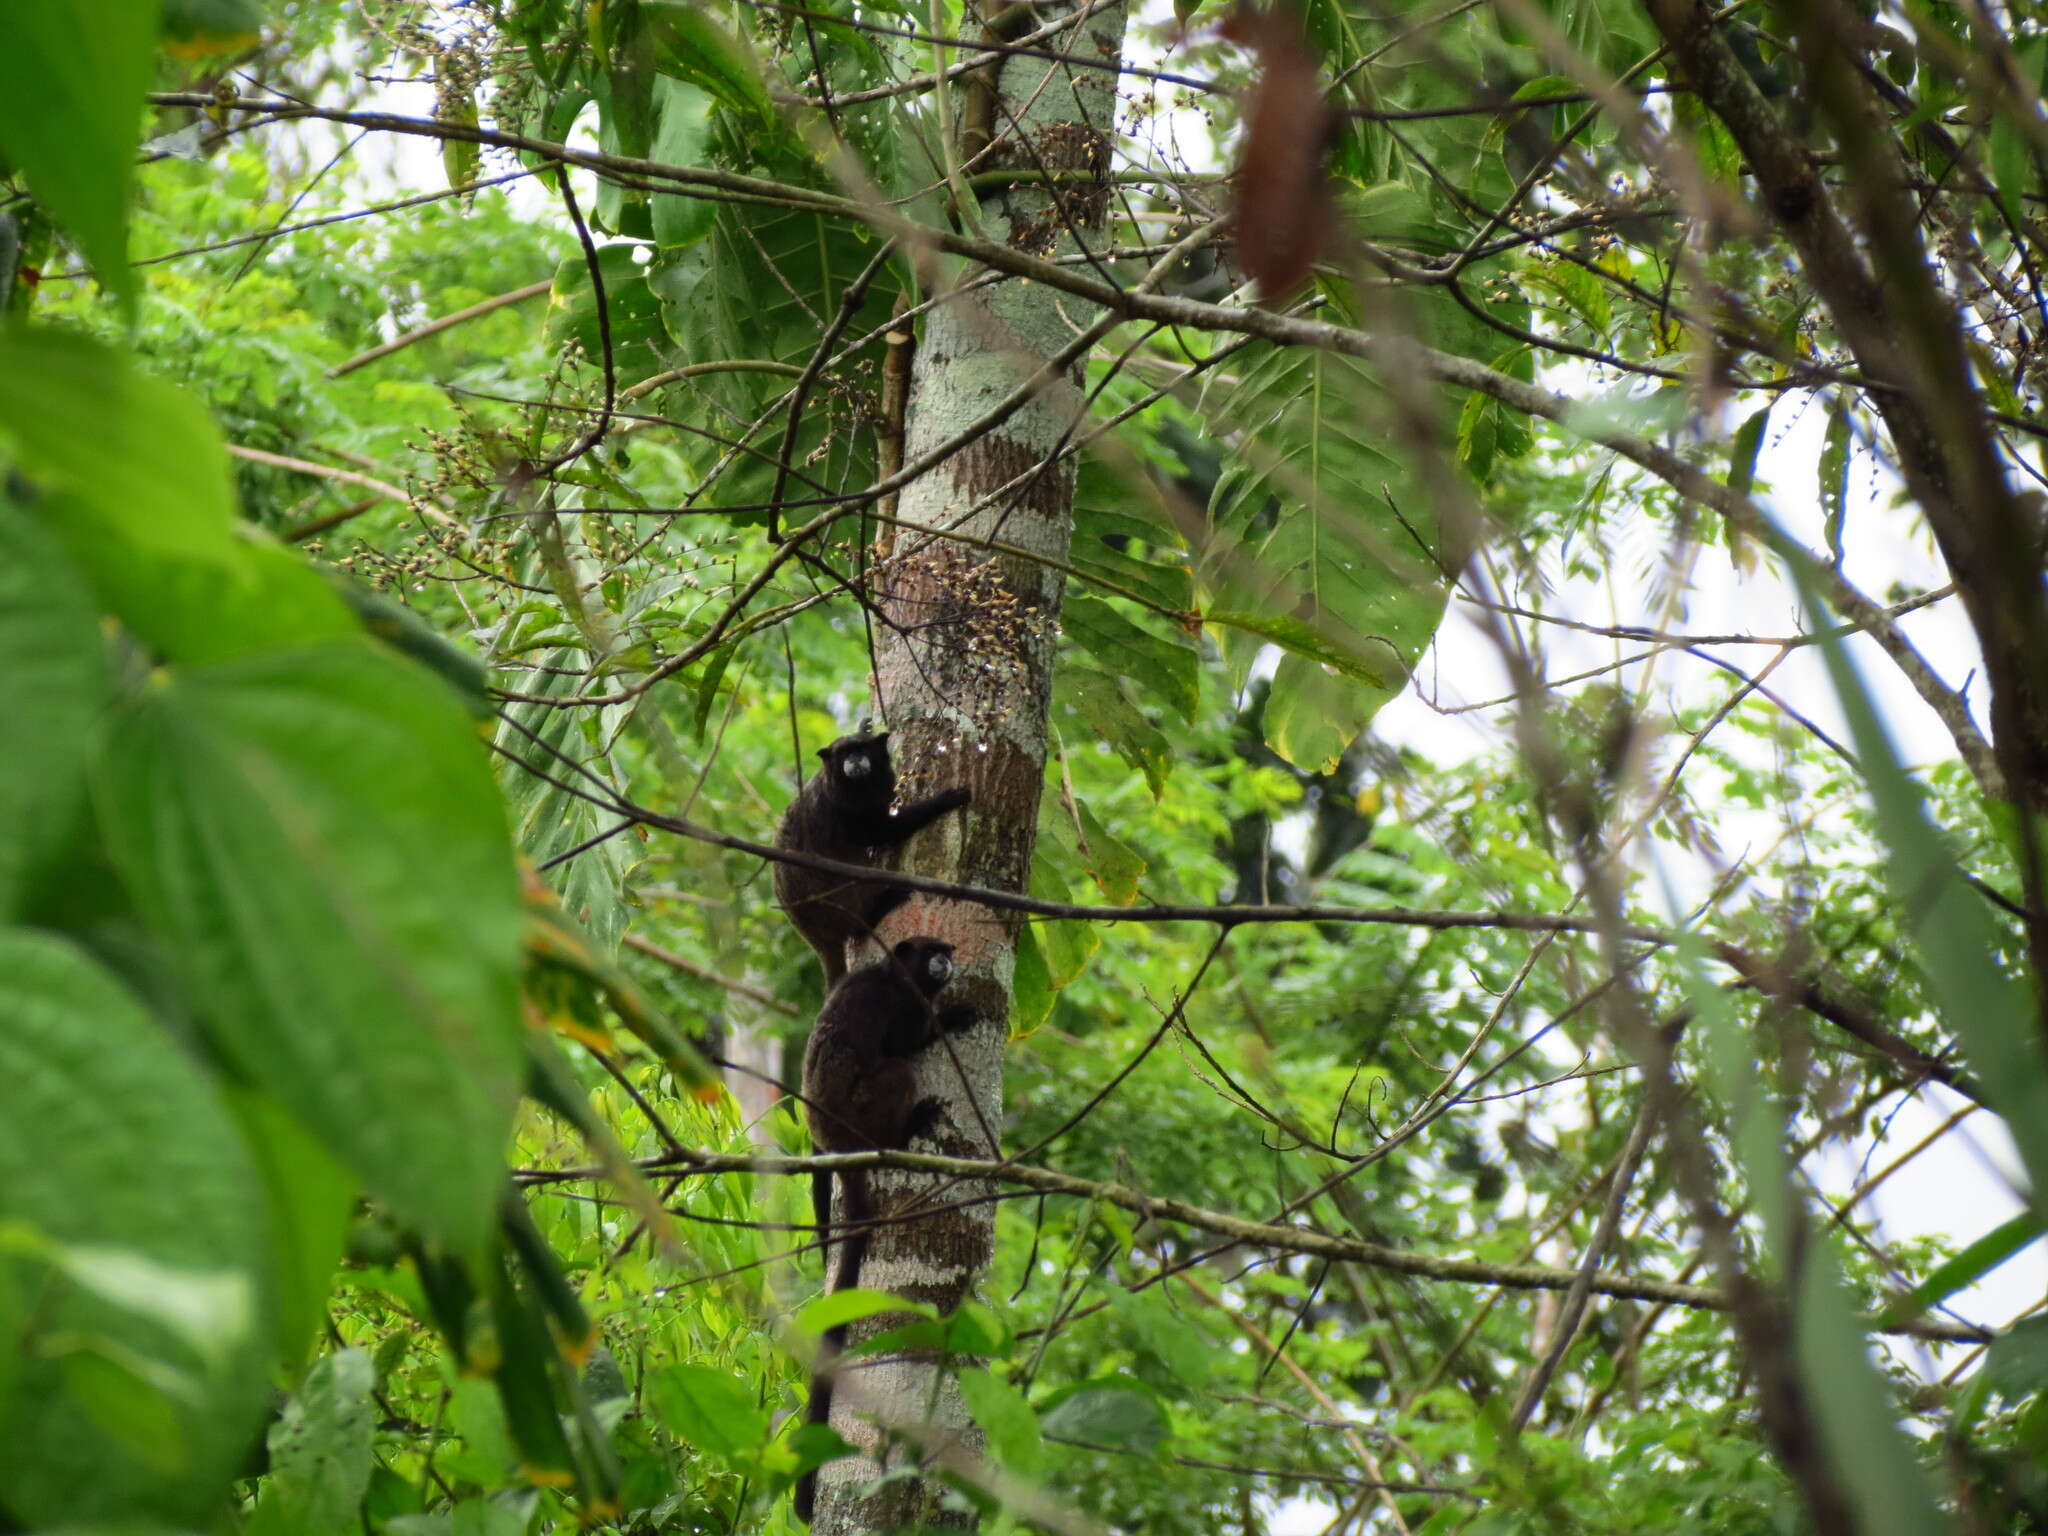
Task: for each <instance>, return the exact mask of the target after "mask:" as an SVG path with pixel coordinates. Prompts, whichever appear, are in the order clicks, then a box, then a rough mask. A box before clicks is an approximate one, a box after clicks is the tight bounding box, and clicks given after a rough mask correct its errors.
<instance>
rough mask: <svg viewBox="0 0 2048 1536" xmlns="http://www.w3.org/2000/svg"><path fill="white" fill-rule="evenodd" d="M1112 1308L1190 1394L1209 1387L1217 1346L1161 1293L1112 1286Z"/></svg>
mask: <svg viewBox="0 0 2048 1536" xmlns="http://www.w3.org/2000/svg"><path fill="white" fill-rule="evenodd" d="M1109 1300H1110V1305H1111V1307H1112V1308H1113V1309H1114V1310H1115V1311H1116V1313H1117V1315H1118V1316H1119V1317H1121V1318H1122V1319H1123V1320H1124V1323H1125V1325H1126V1326H1127V1327H1128V1328H1129V1329H1130V1330H1131V1332H1133V1333H1134V1334H1136V1335H1137V1336H1138V1340H1139V1342H1140V1343H1141V1344H1143V1345H1144V1347H1145V1349H1146V1351H1147V1352H1148V1353H1149V1354H1151V1355H1153V1356H1154V1357H1156V1358H1157V1359H1158V1361H1159V1363H1160V1364H1161V1365H1163V1366H1165V1367H1166V1368H1167V1370H1169V1371H1171V1372H1172V1373H1173V1376H1174V1378H1175V1379H1176V1380H1177V1381H1179V1382H1180V1384H1181V1385H1182V1386H1183V1387H1186V1388H1187V1389H1188V1391H1190V1392H1201V1391H1203V1390H1204V1389H1205V1388H1206V1387H1207V1386H1208V1384H1209V1366H1210V1362H1211V1361H1212V1360H1213V1359H1214V1358H1215V1354H1216V1346H1215V1344H1214V1343H1213V1342H1212V1341H1211V1340H1210V1339H1209V1337H1208V1336H1207V1335H1206V1334H1204V1333H1203V1332H1202V1331H1201V1330H1200V1329H1199V1328H1197V1327H1195V1325H1194V1324H1193V1323H1191V1322H1189V1321H1188V1320H1187V1318H1186V1317H1185V1316H1184V1315H1183V1314H1182V1313H1181V1312H1179V1311H1178V1310H1177V1309H1176V1308H1175V1307H1174V1306H1173V1304H1172V1303H1171V1302H1169V1301H1168V1300H1167V1299H1166V1297H1165V1296H1163V1295H1162V1294H1161V1293H1160V1292H1159V1291H1158V1290H1156V1289H1154V1290H1149V1291H1126V1290H1124V1289H1122V1288H1121V1287H1117V1286H1112V1287H1111V1288H1110V1290H1109Z"/></svg>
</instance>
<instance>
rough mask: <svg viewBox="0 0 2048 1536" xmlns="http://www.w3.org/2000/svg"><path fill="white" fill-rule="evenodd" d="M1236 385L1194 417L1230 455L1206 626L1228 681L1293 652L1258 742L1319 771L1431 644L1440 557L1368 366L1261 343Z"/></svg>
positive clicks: (1425, 502) (1212, 534)
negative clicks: (1277, 651)
mask: <svg viewBox="0 0 2048 1536" xmlns="http://www.w3.org/2000/svg"><path fill="white" fill-rule="evenodd" d="M1237 377H1238V382H1237V383H1236V384H1235V385H1234V386H1233V387H1230V388H1227V389H1223V390H1220V391H1211V393H1210V394H1209V395H1207V396H1205V397H1204V399H1203V402H1202V408H1203V412H1204V414H1205V415H1207V416H1208V417H1209V418H1210V420H1211V421H1212V422H1213V423H1215V424H1216V427H1217V429H1218V431H1219V433H1225V434H1228V436H1229V438H1230V439H1231V441H1232V442H1233V444H1234V446H1235V448H1236V451H1235V452H1233V453H1232V455H1231V456H1230V459H1229V461H1228V464H1227V466H1226V468H1225V470H1224V472H1223V475H1222V477H1221V478H1220V479H1219V480H1218V481H1217V484H1216V492H1215V496H1214V498H1213V500H1212V501H1211V503H1210V520H1209V530H1208V535H1209V536H1208V542H1207V544H1206V547H1205V548H1204V549H1203V550H1202V559H1201V568H1200V572H1199V575H1200V579H1201V581H1202V584H1203V586H1204V588H1205V589H1206V590H1207V592H1208V594H1209V601H1208V604H1207V612H1206V617H1207V620H1208V622H1209V623H1210V624H1211V625H1212V626H1216V627H1218V628H1219V629H1220V630H1221V631H1222V633H1221V634H1220V635H1219V638H1220V639H1221V640H1222V642H1223V647H1224V654H1225V656H1226V658H1227V659H1229V660H1230V661H1231V663H1232V665H1233V667H1234V668H1235V670H1236V672H1237V675H1238V677H1239V679H1240V681H1241V680H1242V679H1243V677H1244V676H1245V675H1246V674H1247V673H1248V672H1249V669H1250V667H1251V664H1252V662H1253V660H1254V659H1255V658H1256V656H1257V654H1258V652H1259V650H1260V649H1261V648H1262V646H1263V645H1264V644H1265V643H1267V642H1271V643H1275V644H1278V645H1280V646H1282V647H1284V648H1285V649H1287V650H1288V651H1290V652H1292V653H1293V654H1292V656H1291V657H1290V658H1289V659H1288V661H1287V662H1286V663H1284V664H1283V666H1282V668H1281V670H1280V673H1279V674H1278V675H1277V676H1276V677H1275V678H1274V680H1273V693H1272V703H1271V705H1270V706H1269V707H1268V710H1267V714H1266V734H1267V739H1268V741H1270V742H1271V744H1272V746H1273V749H1274V750H1275V751H1277V752H1279V753H1280V754H1281V755H1282V756H1283V757H1285V758H1286V759H1287V760H1288V761H1289V762H1292V763H1294V764H1296V765H1297V766H1300V767H1304V768H1309V769H1311V770H1314V771H1318V772H1327V771H1328V770H1329V769H1331V768H1333V767H1334V766H1335V765H1336V762H1337V759H1338V757H1339V756H1340V755H1341V754H1342V753H1343V751H1344V749H1345V747H1347V746H1349V745H1350V743H1351V741H1352V739H1353V738H1354V737H1355V736H1357V734H1358V733H1359V731H1361V730H1363V729H1364V727H1365V724H1366V722H1367V721H1369V720H1370V719H1371V718H1372V716H1373V714H1374V712H1375V711H1377V710H1378V709H1379V707H1380V706H1381V705H1382V704H1384V703H1386V702H1387V700H1389V699H1391V698H1393V697H1394V696H1395V695H1396V694H1398V693H1399V692H1400V691H1401V690H1402V689H1403V688H1404V687H1405V686H1407V682H1408V674H1409V671H1410V669H1411V668H1412V667H1413V666H1414V665H1415V662H1416V660H1417V659H1418V658H1419V657H1420V656H1421V654H1422V652H1423V649H1424V647H1426V646H1427V645H1428V644H1429V642H1430V639H1431V637H1432V636H1433V635H1434V634H1435V633H1436V627H1437V625H1438V623H1439V622H1440V621H1441V620H1442V618H1443V611H1444V603H1445V599H1446V593H1447V591H1448V583H1447V581H1446V578H1445V574H1444V567H1445V559H1444V554H1443V551H1442V549H1441V548H1440V540H1439V539H1438V536H1437V532H1436V521H1435V516H1434V512H1433V508H1432V505H1431V500H1430V497H1429V495H1428V494H1427V492H1426V491H1424V490H1422V489H1421V488H1420V487H1419V486H1418V485H1417V483H1416V479H1415V476H1414V474H1413V472H1412V470H1411V468H1410V466H1409V464H1408V463H1407V462H1406V459H1405V456H1404V454H1403V452H1402V450H1401V449H1400V448H1398V447H1397V446H1395V445H1393V444H1392V443H1390V442H1389V433H1390V430H1391V428H1390V422H1391V420H1392V411H1391V401H1390V400H1389V399H1388V398H1387V396H1386V394H1385V392H1384V391H1383V390H1381V389H1380V388H1379V387H1378V385H1377V384H1376V383H1375V381H1374V379H1373V377H1372V374H1371V371H1370V369H1369V368H1368V367H1367V365H1366V364H1364V363H1363V362H1360V361H1359V360H1357V359H1355V358H1348V357H1340V356H1337V355H1336V354H1334V353H1329V352H1323V351H1319V350H1317V349H1314V348H1310V347H1292V348H1275V347H1270V346H1265V345H1264V344H1261V345H1259V346H1258V347H1256V348H1249V349H1247V352H1246V362H1245V364H1244V367H1243V368H1242V370H1241V371H1240V373H1239V374H1238V376H1237Z"/></svg>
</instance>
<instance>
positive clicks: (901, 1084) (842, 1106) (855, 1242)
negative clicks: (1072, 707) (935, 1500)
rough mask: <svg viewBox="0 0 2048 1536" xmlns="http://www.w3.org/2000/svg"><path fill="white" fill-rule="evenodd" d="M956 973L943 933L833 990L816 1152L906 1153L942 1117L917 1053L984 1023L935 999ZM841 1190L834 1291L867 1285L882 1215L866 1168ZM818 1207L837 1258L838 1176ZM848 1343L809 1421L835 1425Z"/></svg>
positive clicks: (818, 1192) (819, 1374)
mask: <svg viewBox="0 0 2048 1536" xmlns="http://www.w3.org/2000/svg"><path fill="white" fill-rule="evenodd" d="M952 977H953V946H952V945H950V944H947V943H943V942H941V941H940V940H938V939H924V938H920V939H905V940H904V941H903V942H902V943H900V944H898V945H897V946H896V947H895V948H894V949H893V950H891V951H890V952H889V955H888V957H887V958H886V959H883V960H879V961H877V962H875V963H874V964H873V965H866V966H862V967H861V968H860V969H859V970H857V971H852V972H849V973H848V974H847V975H846V976H844V977H843V978H841V980H840V982H839V984H838V985H837V986H835V987H833V989H832V991H831V993H830V994H829V995H828V996H827V997H826V998H825V1007H824V1009H823V1011H822V1012H820V1013H819V1015H818V1022H817V1024H816V1025H815V1026H813V1027H812V1029H811V1039H810V1044H808V1045H807V1046H805V1048H804V1100H805V1103H804V1113H805V1117H806V1118H807V1119H808V1120H809V1121H810V1125H811V1144H812V1146H813V1147H814V1148H816V1150H818V1151H820V1152H870V1151H879V1150H882V1149H900V1148H903V1147H907V1146H909V1145H910V1143H911V1140H912V1138H913V1137H916V1136H920V1135H922V1134H924V1133H925V1132H926V1131H929V1130H930V1129H931V1128H932V1126H933V1124H934V1123H936V1121H937V1119H938V1116H939V1101H938V1100H937V1099H930V1098H925V1099H920V1098H919V1097H918V1096H917V1070H916V1066H915V1059H916V1057H917V1055H918V1053H919V1052H921V1051H923V1050H924V1048H925V1047H926V1046H928V1045H930V1044H931V1043H932V1042H933V1041H934V1040H936V1039H937V1038H938V1037H939V1035H940V1034H941V1033H942V1032H952V1031H955V1030H961V1029H965V1028H967V1027H968V1026H970V1025H971V1024H973V1023H974V1018H975V1015H974V1009H973V1008H972V1007H971V1006H969V1005H967V1004H964V1003H963V1004H956V1005H954V1006H952V1007H950V1008H941V1007H939V1006H938V1005H937V1004H936V1002H935V1001H934V999H936V998H937V997H938V995H939V993H940V992H942V991H943V990H944V989H945V986H946V983H947V982H948V981H950V980H952ZM839 1187H840V1195H841V1198H840V1214H841V1217H842V1224H843V1228H844V1233H843V1235H842V1236H841V1238H840V1239H839V1272H838V1274H837V1276H836V1277H834V1278H833V1279H832V1280H831V1283H830V1284H829V1285H828V1287H827V1289H828V1290H832V1291H844V1290H849V1289H851V1288H852V1287H854V1286H857V1285H859V1284H860V1268H861V1263H862V1261H863V1260H864V1259H865V1258H866V1257H867V1251H868V1228H869V1223H870V1222H872V1221H873V1220H874V1215H875V1207H874V1201H873V1199H872V1198H871V1196H870V1194H869V1191H868V1176H867V1173H866V1171H865V1170H855V1169H849V1170H847V1171H846V1172H844V1173H842V1174H840V1175H839ZM811 1209H812V1211H813V1213H814V1214H815V1216H816V1219H817V1224H818V1236H819V1241H820V1244H821V1246H823V1248H824V1249H825V1252H826V1253H827V1254H828V1255H829V1254H830V1252H831V1243H832V1239H831V1237H830V1231H831V1221H832V1175H831V1174H829V1173H816V1174H813V1175H811ZM845 1342H846V1330H845V1329H844V1328H835V1329H833V1330H831V1331H830V1332H828V1333H827V1334H826V1335H825V1337H824V1339H823V1340H822V1341H821V1342H820V1345H819V1349H818V1369H817V1370H816V1371H814V1372H813V1373H812V1376H811V1402H810V1408H809V1410H808V1411H807V1413H806V1415H805V1419H806V1421H807V1422H808V1423H812V1424H826V1423H829V1422H831V1418H832V1381H831V1376H830V1367H831V1361H832V1357H833V1356H835V1355H837V1354H838V1353H839V1351H840V1349H841V1348H842V1347H843V1346H844V1344H845ZM816 1491H817V1479H816V1477H815V1475H814V1474H812V1473H805V1474H804V1476H803V1477H802V1479H800V1480H799V1481H798V1483H797V1486H796V1513H797V1516H798V1518H800V1519H802V1520H803V1521H805V1522H806V1523H809V1521H810V1518H811V1507H812V1500H813V1496H814V1495H815V1493H816Z"/></svg>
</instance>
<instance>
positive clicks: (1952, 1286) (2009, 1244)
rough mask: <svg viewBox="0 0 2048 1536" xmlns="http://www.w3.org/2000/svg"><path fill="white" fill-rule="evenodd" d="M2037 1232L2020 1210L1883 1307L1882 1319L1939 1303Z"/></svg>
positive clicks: (2034, 1223)
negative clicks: (2017, 1213)
mask: <svg viewBox="0 0 2048 1536" xmlns="http://www.w3.org/2000/svg"><path fill="white" fill-rule="evenodd" d="M2040 1236H2041V1225H2040V1223H2039V1222H2037V1221H2036V1220H2035V1219H2034V1217H2033V1214H2032V1213H2031V1212H2027V1211H2022V1212H2021V1213H2020V1214H2019V1215H2017V1216H2015V1217H2013V1218H2012V1220H2010V1221H2007V1222H2002V1223H2000V1224H1999V1225H1998V1226H1995V1227H1993V1228H1992V1229H1991V1230H1990V1231H1989V1232H1986V1233H1985V1234H1984V1235H1983V1236H1982V1237H1980V1238H1978V1239H1977V1240H1976V1241H1975V1242H1973V1243H1971V1244H1970V1245H1969V1247H1967V1248H1965V1249H1964V1250H1963V1251H1962V1252H1961V1253H1959V1254H1957V1255H1956V1256H1955V1257H1954V1258H1952V1259H1950V1260H1948V1261H1947V1262H1946V1263H1944V1264H1941V1265H1938V1266H1936V1268H1935V1270H1934V1273H1933V1274H1931V1275H1929V1276H1928V1277H1927V1278H1926V1279H1925V1280H1923V1281H1921V1282H1920V1283H1919V1284H1918V1285H1916V1286H1914V1287H1913V1289H1912V1290H1911V1291H1910V1292H1908V1293H1907V1294H1906V1295H1904V1296H1901V1297H1900V1298H1899V1299H1898V1300H1897V1301H1895V1302H1893V1303H1892V1304H1891V1305H1890V1306H1889V1307H1886V1308H1885V1312H1884V1320H1885V1321H1886V1322H1887V1323H1901V1322H1905V1321H1906V1320H1907V1319H1909V1318H1915V1317H1918V1316H1919V1315H1920V1314H1921V1313H1922V1312H1925V1311H1926V1310H1927V1309H1928V1308H1929V1307H1933V1306H1939V1305H1940V1304H1941V1303H1942V1302H1944V1301H1946V1300H1948V1298H1949V1297H1951V1296H1953V1295H1955V1293H1956V1292H1957V1291H1960V1290H1964V1289H1966V1288H1968V1287H1969V1286H1972V1285H1975V1284H1976V1283H1977V1282H1978V1281H1979V1280H1981V1279H1982V1278H1983V1277H1984V1276H1986V1275H1988V1274H1990V1273H1991V1271H1992V1270H1994V1269H1996V1268H1998V1266H1999V1265H2001V1264H2003V1263H2004V1262H2005V1261H2006V1260H2007V1259H2009V1258H2011V1257H2012V1256H2013V1255H2014V1254H2016V1253H2018V1252H2019V1251H2020V1250H2021V1249H2022V1248H2024V1247H2026V1246H2027V1245H2028V1244H2029V1243H2031V1242H2034V1241H2036V1240H2037V1239H2039V1237H2040Z"/></svg>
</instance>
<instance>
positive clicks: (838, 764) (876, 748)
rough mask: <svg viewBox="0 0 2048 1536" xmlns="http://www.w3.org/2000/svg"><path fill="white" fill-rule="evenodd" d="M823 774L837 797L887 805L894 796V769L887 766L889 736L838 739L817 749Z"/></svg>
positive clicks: (877, 735)
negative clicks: (829, 779) (830, 781)
mask: <svg viewBox="0 0 2048 1536" xmlns="http://www.w3.org/2000/svg"><path fill="white" fill-rule="evenodd" d="M818 756H819V758H820V759H821V760H822V761H823V762H824V764H825V772H826V774H827V775H829V776H830V778H831V780H832V788H833V789H834V790H836V791H837V792H838V793H840V794H843V795H847V796H850V797H851V798H854V799H857V800H871V801H872V800H879V801H883V802H887V801H889V800H891V799H893V798H894V797H895V794H896V769H895V768H894V766H893V765H891V763H890V762H889V733H888V732H887V731H881V732H878V733H876V734H875V735H872V736H869V735H860V736H842V737H840V738H839V739H838V740H837V741H835V742H833V743H832V745H831V746H829V747H820V748H818Z"/></svg>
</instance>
